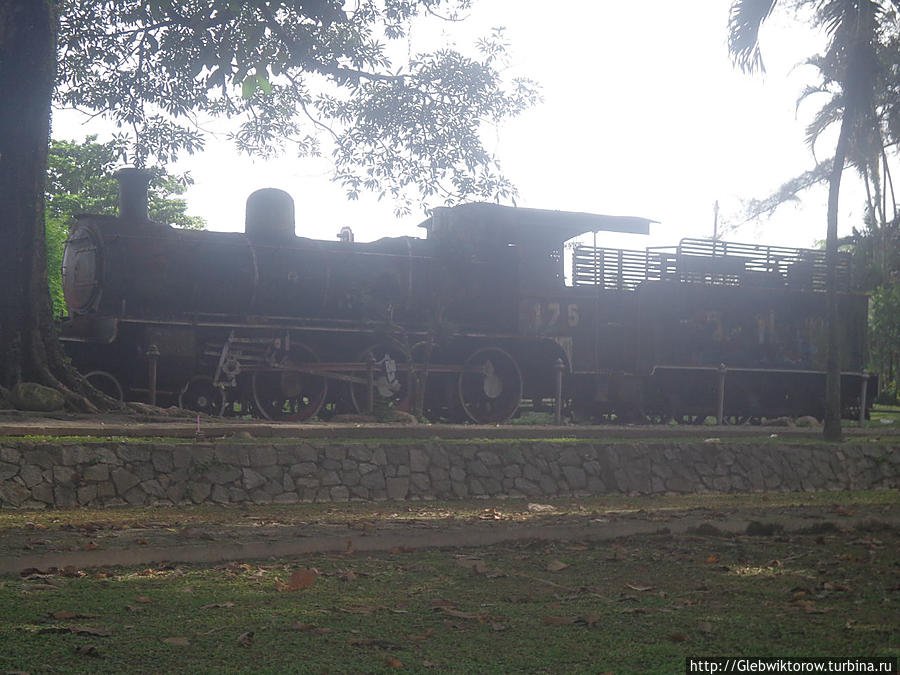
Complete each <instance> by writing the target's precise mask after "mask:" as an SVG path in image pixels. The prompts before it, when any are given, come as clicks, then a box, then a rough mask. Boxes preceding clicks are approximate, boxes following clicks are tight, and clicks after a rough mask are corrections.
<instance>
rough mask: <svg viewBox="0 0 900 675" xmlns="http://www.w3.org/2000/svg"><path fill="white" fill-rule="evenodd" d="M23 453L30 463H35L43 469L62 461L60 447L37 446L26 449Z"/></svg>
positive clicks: (50, 467)
mask: <svg viewBox="0 0 900 675" xmlns="http://www.w3.org/2000/svg"><path fill="white" fill-rule="evenodd" d="M22 454H23V455H24V457H25V460H26V461H27V462H28V463H29V464H35V465H36V466H39V467H41V468H42V469H52V468H53V467H54V465H56V464H59V463H60V454H61V453H60V451H59V448H52V449H49V448H35V449H33V450H25V451H24V452H23V453H22Z"/></svg>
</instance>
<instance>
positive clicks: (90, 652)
mask: <svg viewBox="0 0 900 675" xmlns="http://www.w3.org/2000/svg"><path fill="white" fill-rule="evenodd" d="M75 653H76V654H78V655H79V656H93V657H94V658H99V657H100V652H99V651H98V650H97V647H96V646H94V645H82V646H81V647H79V648H78V649H76V650H75Z"/></svg>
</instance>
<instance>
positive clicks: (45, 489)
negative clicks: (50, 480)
mask: <svg viewBox="0 0 900 675" xmlns="http://www.w3.org/2000/svg"><path fill="white" fill-rule="evenodd" d="M31 498H32V499H36V500H37V501H39V502H43V503H44V504H52V503H53V487H52V486H50V485H49V484H47V483H41V484H40V485H35V486H34V487H33V488H32V489H31ZM2 501H5V500H4V499H3V486H2V485H0V502H2Z"/></svg>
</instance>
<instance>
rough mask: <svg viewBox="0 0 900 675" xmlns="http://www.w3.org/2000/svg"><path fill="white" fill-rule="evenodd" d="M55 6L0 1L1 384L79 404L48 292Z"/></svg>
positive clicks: (32, 0) (36, 0)
mask: <svg viewBox="0 0 900 675" xmlns="http://www.w3.org/2000/svg"><path fill="white" fill-rule="evenodd" d="M57 25H58V24H57V14H56V3H55V2H53V1H52V0H3V1H2V2H0V92H2V94H0V288H2V289H3V290H2V300H0V384H2V385H3V386H7V387H8V386H12V385H14V384H16V383H17V382H22V381H33V382H39V383H41V384H44V385H46V386H51V387H55V388H57V389H59V390H61V391H62V392H63V393H64V394H66V395H67V398H68V399H69V400H70V401H73V402H74V401H79V400H80V401H82V402H84V399H83V397H80V396H76V395H74V394H72V392H71V390H70V387H73V386H75V387H78V388H80V386H79V378H78V377H77V373H75V371H74V370H72V368H71V367H69V366H68V365H67V363H66V361H65V357H64V355H63V353H62V350H61V348H60V346H59V343H58V341H57V339H56V332H55V328H54V325H53V320H52V317H51V312H50V294H49V291H48V289H47V268H46V258H47V245H46V240H45V234H44V184H45V181H46V176H47V152H48V145H49V138H50V102H51V97H52V93H53V86H54V83H55V79H56V33H57Z"/></svg>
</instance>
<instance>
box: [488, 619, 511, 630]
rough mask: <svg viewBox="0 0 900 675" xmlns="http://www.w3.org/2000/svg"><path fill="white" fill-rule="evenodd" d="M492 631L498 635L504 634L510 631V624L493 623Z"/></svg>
mask: <svg viewBox="0 0 900 675" xmlns="http://www.w3.org/2000/svg"><path fill="white" fill-rule="evenodd" d="M491 630H492V631H494V632H496V633H502V632H503V631H505V630H509V624H506V623H500V622H499V621H493V622H492V623H491Z"/></svg>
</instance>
